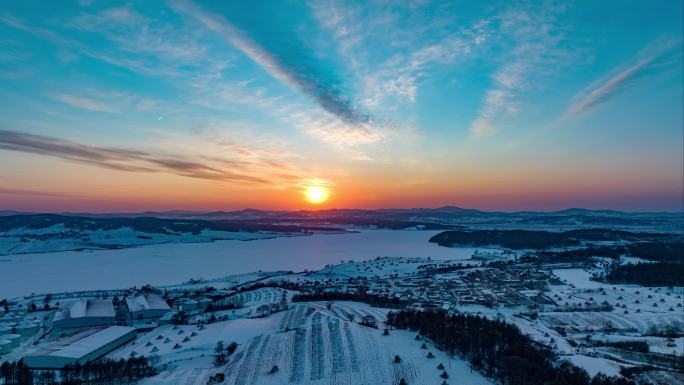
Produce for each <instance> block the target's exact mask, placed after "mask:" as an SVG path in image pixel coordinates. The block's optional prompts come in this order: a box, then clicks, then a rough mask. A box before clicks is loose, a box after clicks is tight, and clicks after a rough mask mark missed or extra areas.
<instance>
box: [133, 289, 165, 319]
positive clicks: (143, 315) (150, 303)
mask: <svg viewBox="0 0 684 385" xmlns="http://www.w3.org/2000/svg"><path fill="white" fill-rule="evenodd" d="M126 305H127V306H128V309H129V310H130V312H131V318H132V320H133V321H135V320H142V319H150V318H155V319H158V318H159V317H161V316H162V315H164V314H165V313H167V312H169V311H171V307H170V306H169V304H167V303H166V301H165V300H164V298H162V297H161V296H160V295H158V294H140V295H138V296H135V297H129V298H126Z"/></svg>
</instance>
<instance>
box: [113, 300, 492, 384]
mask: <svg viewBox="0 0 684 385" xmlns="http://www.w3.org/2000/svg"><path fill="white" fill-rule="evenodd" d="M386 313H387V309H379V308H373V307H370V306H368V305H366V304H361V303H356V302H339V301H335V302H332V303H331V306H330V308H329V309H328V304H327V303H324V302H311V303H300V304H296V305H294V306H292V307H291V308H290V309H289V310H287V311H285V312H281V313H277V314H273V315H270V316H268V317H266V318H258V319H249V320H245V319H239V320H230V321H224V322H217V323H214V324H210V325H207V326H206V328H205V329H204V330H202V328H198V327H197V326H194V325H193V326H175V327H174V326H171V325H166V326H163V327H160V328H157V329H155V330H154V331H152V332H150V333H149V334H146V335H143V336H141V337H139V338H138V340H137V341H136V342H135V344H128V345H127V346H125V347H123V348H121V349H119V350H117V351H115V352H113V353H112V354H110V355H109V356H110V357H113V358H118V357H121V358H123V357H129V356H130V355H131V353H132V352H136V354H145V355H148V354H155V355H158V356H159V358H160V362H161V364H162V366H163V367H165V370H163V371H162V372H161V373H160V374H159V375H157V376H155V377H152V378H149V379H146V380H144V381H143V382H142V384H144V385H157V384H159V385H161V384H169V385H191V384H192V385H194V384H202V383H205V382H206V380H207V378H208V377H209V376H211V375H214V374H216V373H224V374H225V376H226V380H225V384H226V385H232V384H235V385H246V384H254V385H259V384H261V385H270V384H285V383H290V382H296V383H300V384H321V383H337V384H360V383H364V384H367V385H384V384H391V383H398V382H399V379H400V378H405V379H406V380H407V382H408V383H410V384H413V383H436V384H438V383H441V382H442V379H441V378H440V377H439V375H440V374H441V373H442V370H438V369H437V366H438V365H439V364H440V363H442V364H443V365H444V368H445V369H444V370H446V371H447V372H448V374H449V376H450V377H451V378H452V379H455V380H456V383H465V384H473V385H491V384H492V382H491V381H490V380H488V379H486V378H485V377H483V376H482V375H481V374H480V373H478V372H475V371H472V370H471V369H470V368H469V366H468V365H467V363H466V362H465V361H463V360H460V359H449V357H447V356H446V354H445V353H444V352H441V351H439V350H438V349H436V348H435V347H434V346H433V345H432V344H431V343H430V342H429V341H427V340H420V341H416V340H414V337H415V333H413V332H409V331H404V330H391V331H390V335H388V336H383V335H381V334H382V328H379V329H374V328H369V327H366V326H361V325H359V324H357V323H355V322H354V321H351V320H350V318H349V317H350V316H351V315H352V314H353V315H354V318H355V319H356V320H359V319H360V318H361V316H363V315H372V316H374V317H376V319H379V320H382V319H384V318H385V315H386ZM193 334H194V336H193ZM218 340H221V341H224V344H229V343H230V342H232V341H234V342H236V343H238V349H237V351H236V352H235V353H234V354H233V355H232V356H231V357H229V363H228V364H226V365H224V366H221V367H218V368H216V367H214V366H213V365H212V354H213V349H214V346H215V344H216V341H218ZM423 343H426V345H427V346H428V349H421V348H420V345H421V344H423ZM428 352H431V353H432V354H433V355H434V356H435V357H434V358H428V357H427V353H428ZM395 355H399V356H400V358H401V362H400V363H394V356H395ZM273 365H277V366H278V367H279V370H278V371H277V372H276V373H274V374H269V371H270V369H271V368H272V366H273Z"/></svg>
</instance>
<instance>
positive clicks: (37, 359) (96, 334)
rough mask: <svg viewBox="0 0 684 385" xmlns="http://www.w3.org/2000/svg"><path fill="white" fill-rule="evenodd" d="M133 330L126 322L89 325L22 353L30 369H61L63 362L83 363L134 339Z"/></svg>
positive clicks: (64, 364) (134, 331)
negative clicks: (67, 335) (89, 326)
mask: <svg viewBox="0 0 684 385" xmlns="http://www.w3.org/2000/svg"><path fill="white" fill-rule="evenodd" d="M135 337H136V330H135V329H134V328H131V327H127V326H110V327H105V328H92V329H88V330H86V331H83V332H81V333H78V334H76V335H74V336H71V337H68V338H65V339H62V340H60V341H58V342H56V343H54V344H52V345H50V346H47V347H45V348H43V349H41V350H39V351H37V352H35V353H32V354H29V355H28V356H26V357H24V363H25V364H26V366H28V367H29V368H32V369H63V368H64V367H65V366H66V365H75V364H76V363H78V364H80V365H85V364H87V363H89V362H92V361H94V360H96V359H98V358H100V357H102V356H104V355H105V354H107V353H109V352H111V351H112V350H114V349H116V348H118V347H119V346H122V345H124V344H126V343H127V342H129V341H131V340H133V339H135Z"/></svg>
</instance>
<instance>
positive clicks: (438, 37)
mask: <svg viewBox="0 0 684 385" xmlns="http://www.w3.org/2000/svg"><path fill="white" fill-rule="evenodd" d="M682 4H683V2H682V1H679V0H663V1H658V2H648V1H622V0H620V1H593V2H590V1H584V2H574V3H572V4H564V3H563V2H557V3H556V2H550V1H549V2H547V1H544V2H540V1H522V2H517V1H501V2H486V1H446V2H431V1H423V0H411V1H387V0H381V1H358V2H354V1H351V0H345V1H328V0H315V1H306V0H297V1H287V0H282V1H259V2H253V1H244V0H236V1H228V2H216V1H198V0H171V1H168V2H161V1H160V2H156V1H155V2H150V1H133V2H119V1H117V2H110V1H101V0H80V1H76V0H73V1H69V0H59V1H49V2H41V1H31V0H29V1H26V0H22V1H16V0H6V1H2V2H0V41H1V44H0V114H1V116H2V119H0V210H2V209H4V210H22V211H34V212H43V211H44V212H65V211H69V212H74V211H79V212H83V211H89V212H122V211H124V212H125V211H145V210H174V209H184V210H234V209H241V208H246V207H254V208H261V209H307V208H333V207H335V208H352V207H354V208H379V207H437V206H442V205H457V206H461V207H471V208H479V209H485V210H506V211H515V210H542V211H548V210H557V209H564V208H568V207H585V208H596V209H598V208H600V209H619V210H626V211H681V210H682V209H683V207H682V206H683V199H684V198H682V196H683V195H684V191H683V189H684V187H683V184H684V180H683V179H684V170H683V167H684V166H683V164H684V159H683V158H684V155H683V152H684V135H683V107H682V105H683V104H684V100H683V99H684V97H683V90H682V88H683V86H682V84H683V79H682V76H683V75H682V74H683V72H684V71H683V64H682V63H683V62H682V44H683V43H682V29H683V23H682V18H683V16H682V15H683V14H684V11H683V9H682ZM312 185H316V186H323V187H324V188H326V189H328V190H329V192H330V195H329V199H328V200H327V201H326V202H324V203H321V204H319V205H316V206H313V205H312V204H311V203H309V202H307V201H306V200H305V199H304V194H303V193H302V192H303V190H305V189H306V188H307V187H308V186H312Z"/></svg>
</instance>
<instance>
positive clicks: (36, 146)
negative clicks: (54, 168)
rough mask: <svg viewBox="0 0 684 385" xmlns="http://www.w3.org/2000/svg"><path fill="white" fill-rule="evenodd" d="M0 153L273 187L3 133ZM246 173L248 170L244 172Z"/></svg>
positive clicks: (243, 177)
mask: <svg viewBox="0 0 684 385" xmlns="http://www.w3.org/2000/svg"><path fill="white" fill-rule="evenodd" d="M0 149H2V150H9V151H19V152H26V153H31V154H39V155H48V156H52V157H56V158H61V159H65V160H69V161H73V162H78V163H83V164H88V165H92V166H98V167H103V168H107V169H112V170H118V171H132V172H167V173H171V174H175V175H180V176H185V177H191V178H198V179H206V180H215V181H235V182H246V183H269V181H268V180H266V179H264V178H261V177H257V176H254V175H249V174H246V173H238V172H235V171H233V170H227V169H224V168H219V167H215V166H212V165H209V164H204V163H200V162H196V161H192V160H187V159H182V158H178V157H176V156H161V155H156V154H152V153H149V152H144V151H137V150H128V149H121V148H107V147H98V146H88V145H85V144H81V143H77V142H72V141H67V140H61V139H58V138H53V137H47V136H42V135H32V134H26V133H21V132H16V131H8V130H0ZM243 171H244V170H243Z"/></svg>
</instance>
